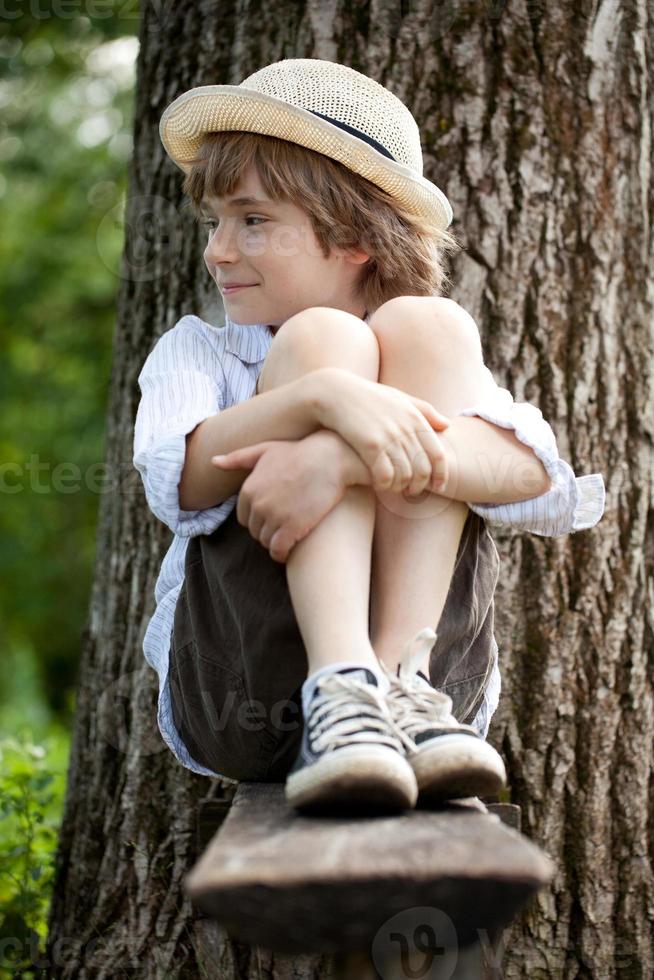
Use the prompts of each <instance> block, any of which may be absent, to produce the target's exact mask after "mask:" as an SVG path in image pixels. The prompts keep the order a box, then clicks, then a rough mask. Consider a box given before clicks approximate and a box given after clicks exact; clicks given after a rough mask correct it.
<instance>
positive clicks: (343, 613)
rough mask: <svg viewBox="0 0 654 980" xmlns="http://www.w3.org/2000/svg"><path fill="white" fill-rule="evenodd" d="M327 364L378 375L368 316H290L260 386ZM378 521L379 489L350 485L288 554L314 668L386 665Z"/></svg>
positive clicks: (321, 312)
mask: <svg viewBox="0 0 654 980" xmlns="http://www.w3.org/2000/svg"><path fill="white" fill-rule="evenodd" d="M325 366H335V367H346V368H348V370H350V371H353V372H356V373H357V374H361V376H362V377H365V378H368V379H370V380H373V381H376V380H377V377H378V372H379V348H378V346H377V340H376V338H375V335H374V333H373V332H372V331H371V330H370V328H369V327H368V325H367V324H366V323H364V321H363V320H360V319H359V318H358V317H356V316H353V315H352V314H350V313H346V312H344V311H342V310H335V309H327V308H322V307H321V308H319V309H310V310H306V311H304V312H302V313H298V314H296V315H295V316H293V317H291V318H290V319H289V320H287V321H286V322H285V323H284V324H283V326H282V327H281V328H280V330H279V331H278V333H277V334H276V336H275V339H274V341H273V343H272V345H271V347H270V350H269V352H268V355H267V357H266V362H265V365H264V369H263V370H262V372H261V375H260V379H259V380H260V383H259V391H260V392H263V391H269V390H270V389H272V388H274V387H277V386H279V385H282V384H287V383H288V382H290V381H292V380H293V379H294V378H296V377H299V376H300V375H303V374H306V373H308V372H309V371H315V370H316V369H318V368H320V367H325ZM374 520H375V494H374V491H373V490H372V488H370V487H365V486H359V487H351V488H350V489H349V490H348V491H347V492H346V494H345V496H344V497H343V499H342V500H341V501H340V503H338V504H337V505H336V507H334V508H333V510H332V511H330V513H329V514H327V515H326V517H324V518H323V520H322V521H321V522H320V523H319V524H318V525H317V526H316V527H315V528H314V529H313V530H312V531H311V532H310V533H309V534H308V535H306V537H305V538H303V540H302V541H299V542H298V543H297V544H296V545H295V547H294V548H293V550H292V551H291V553H290V555H289V557H288V560H287V562H286V575H287V581H288V589H289V594H290V596H291V601H292V605H293V611H294V613H295V616H296V619H297V624H298V627H299V630H300V633H301V635H302V640H303V642H304V646H305V648H306V652H307V659H308V670H309V673H312V672H314V671H316V670H318V669H319V668H321V667H325V666H327V665H328V664H331V663H335V662H337V661H354V662H356V663H361V664H362V665H367V666H370V667H371V668H373V669H375V670H378V669H379V662H378V659H377V657H376V655H375V652H374V650H373V648H372V646H371V643H370V638H369V631H368V611H369V600H370V567H371V551H372V536H373V530H374Z"/></svg>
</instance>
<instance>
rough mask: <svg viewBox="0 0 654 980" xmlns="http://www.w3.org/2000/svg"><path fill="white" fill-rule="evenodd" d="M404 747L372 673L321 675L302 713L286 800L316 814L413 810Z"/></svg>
mask: <svg viewBox="0 0 654 980" xmlns="http://www.w3.org/2000/svg"><path fill="white" fill-rule="evenodd" d="M410 744H411V743H410V740H409V739H408V738H407V737H406V736H403V735H402V733H398V731H396V729H395V726H394V724H393V721H392V718H391V716H390V713H389V709H388V707H387V706H386V702H385V700H384V695H383V693H382V691H381V690H380V688H379V682H378V679H377V677H376V676H375V674H374V672H373V671H372V670H369V669H368V668H367V667H347V668H343V669H341V670H335V671H333V672H332V673H328V674H325V675H324V677H322V678H319V679H318V680H317V682H316V687H315V691H314V693H313V697H312V698H311V701H310V703H309V706H308V709H307V717H305V719H304V730H303V733H302V743H301V746H300V751H299V753H298V755H297V758H296V760H295V762H294V764H293V767H292V769H291V770H290V772H289V774H288V776H287V779H286V785H285V796H286V799H287V801H288V802H289V803H290V804H291V805H292V806H294V807H296V808H297V809H300V810H305V811H314V812H315V811H318V810H319V811H320V812H329V811H332V812H337V813H343V812H345V811H347V812H358V813H360V812H374V813H379V812H383V813H396V812H397V811H399V810H402V809H406V808H408V807H413V806H415V803H416V800H417V798H418V787H417V784H416V777H415V776H414V774H413V769H412V767H411V766H410V765H409V763H408V761H407V759H406V754H405V753H406V749H407V748H408V747H409V746H410Z"/></svg>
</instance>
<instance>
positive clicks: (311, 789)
mask: <svg viewBox="0 0 654 980" xmlns="http://www.w3.org/2000/svg"><path fill="white" fill-rule="evenodd" d="M285 796H286V800H287V801H288V803H290V804H291V806H294V807H295V808H296V809H302V810H307V811H310V810H315V811H317V810H320V811H321V812H329V811H330V810H331V811H337V812H339V813H343V812H356V813H361V812H375V813H379V812H385V813H386V812H388V813H395V812H397V811H398V810H402V809H407V808H409V807H413V806H415V804H416V802H417V799H418V786H417V783H416V777H415V775H414V773H413V769H412V768H411V766H410V765H409V763H408V762H407V760H406V758H405V757H404V756H403V755H400V754H399V753H398V752H396V751H394V750H393V749H390V748H389V749H385V748H383V747H382V746H377V747H375V748H366V747H363V748H362V747H360V746H346V747H345V748H342V749H336V750H335V751H334V752H330V753H329V754H328V755H325V756H323V757H322V758H321V759H319V760H318V761H317V762H314V763H313V764H312V765H310V766H306V767H305V768H304V769H301V770H299V771H298V772H295V773H291V774H290V775H289V776H288V777H287V779H286V785H285Z"/></svg>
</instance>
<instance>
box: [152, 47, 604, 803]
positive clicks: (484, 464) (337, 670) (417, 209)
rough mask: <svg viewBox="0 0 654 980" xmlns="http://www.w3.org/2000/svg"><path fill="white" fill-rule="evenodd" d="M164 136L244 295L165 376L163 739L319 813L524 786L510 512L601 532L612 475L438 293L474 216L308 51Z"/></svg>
mask: <svg viewBox="0 0 654 980" xmlns="http://www.w3.org/2000/svg"><path fill="white" fill-rule="evenodd" d="M160 132H161V137H162V141H163V143H164V146H165V148H166V150H167V152H168V153H169V154H170V156H171V157H172V159H173V160H174V161H175V162H176V163H177V165H178V166H179V167H180V168H181V169H182V170H184V172H185V173H186V180H185V183H184V191H185V192H186V193H187V194H188V196H189V197H190V199H191V202H192V204H193V207H194V209H195V210H196V212H197V213H198V214H199V215H200V216H202V218H203V220H204V221H205V222H206V223H208V225H209V231H208V243H207V246H206V249H205V253H204V261H205V263H206V265H207V268H208V271H209V273H210V274H211V276H212V277H213V278H214V279H215V281H216V283H217V285H218V286H219V288H220V289H221V292H222V296H223V302H224V306H225V312H226V326H225V328H224V329H222V330H216V329H215V328H213V327H211V326H209V325H208V324H206V323H205V322H204V321H202V320H200V319H199V318H198V317H195V316H186V317H182V319H181V320H180V321H179V322H178V323H177V324H176V325H175V327H174V328H173V329H172V330H170V331H168V332H167V333H165V334H164V335H163V336H162V337H161V339H160V340H159V341H158V343H157V344H156V346H155V348H154V349H153V351H152V352H151V353H150V355H149V357H148V359H147V360H146V363H145V365H144V367H143V370H142V371H141V374H140V376H139V383H140V385H141V390H142V399H141V403H140V405H139V411H138V414H137V419H136V426H135V444H134V465H135V466H136V467H137V468H138V469H139V471H140V472H141V475H142V478H143V481H144V486H145V490H146V495H147V499H148V502H149V504H150V507H151V509H152V510H153V511H154V513H155V514H156V515H157V516H159V517H160V518H161V519H162V520H164V521H165V522H166V523H167V524H168V525H169V526H170V527H171V529H172V530H173V531H174V532H175V538H174V540H173V544H172V545H171V548H170V550H169V552H168V554H167V555H166V557H165V559H164V563H163V565H162V569H161V573H160V576H159V580H158V582H157V587H156V590H155V597H156V599H157V610H156V613H155V615H154V616H153V619H152V621H151V622H150V624H149V626H148V631H147V633H146V638H145V641H144V651H145V654H146V657H147V658H148V660H149V662H150V663H151V664H152V666H153V667H155V669H157V671H158V674H159V681H160V697H159V712H158V721H159V726H160V730H161V732H162V735H163V737H164V740H165V741H166V743H167V744H168V745H169V746H170V748H171V749H172V751H173V752H174V753H175V755H176V756H177V758H178V759H179V760H180V761H181V762H182V763H183V764H184V765H186V766H188V767H189V768H191V769H193V770H194V771H196V772H199V773H203V774H206V775H226V776H228V777H230V778H234V779H251V780H257V779H259V780H275V779H283V780H285V783H286V796H287V799H288V801H289V803H290V804H291V805H293V806H295V807H297V808H299V809H304V810H331V809H336V810H338V809H340V810H344V809H353V808H355V809H361V810H372V811H374V812H388V811H393V810H397V809H398V808H399V809H401V808H403V807H410V806H413V805H415V804H416V802H417V801H418V798H419V796H420V798H421V799H424V800H430V799H443V798H453V797H461V796H475V795H480V794H487V793H494V792H497V790H498V789H499V788H501V787H502V786H503V785H504V784H505V771H504V765H503V762H502V759H501V757H500V756H499V754H498V753H497V752H496V751H495V749H494V748H493V747H492V746H491V745H490V744H489V743H488V742H487V741H486V734H487V731H488V725H489V722H490V716H491V715H492V713H493V711H494V710H495V707H496V705H497V698H498V695H499V670H498V665H497V644H496V643H495V639H494V636H493V592H494V589H495V585H496V582H497V577H498V574H499V558H498V554H497V549H496V548H495V546H494V544H493V541H492V538H491V537H490V534H489V533H488V530H487V528H486V520H490V521H496V522H498V523H505V524H509V525H511V526H514V527H519V528H522V529H524V530H531V531H533V532H534V533H539V534H562V533H567V532H569V531H574V530H580V529H581V528H585V527H591V526H593V525H594V524H596V523H597V521H598V520H599V518H600V517H601V514H602V512H603V507H604V485H603V481H602V477H601V475H600V474H592V475H591V476H586V477H581V478H577V477H576V476H575V474H574V473H573V471H572V470H571V468H570V467H569V465H568V464H567V463H565V462H564V461H562V460H560V459H559V457H558V451H557V448H556V441H555V439H554V435H553V433H552V430H551V428H550V427H549V425H548V424H547V422H545V420H544V419H543V418H542V415H541V413H540V411H539V410H538V409H537V408H535V406H531V405H527V404H524V403H522V404H515V403H513V399H512V398H511V395H510V394H509V392H508V391H506V390H505V389H500V388H498V387H497V385H496V384H495V382H494V380H493V378H492V375H491V374H490V372H489V371H488V369H487V368H486V367H485V366H484V364H483V357H482V351H481V344H480V339H479V333H478V330H477V328H476V324H475V323H474V320H472V318H471V317H470V316H469V315H468V314H467V313H466V312H465V311H464V310H463V309H462V308H461V307H460V306H458V305H457V304H456V303H453V302H452V301H451V300H447V299H444V298H443V297H442V296H440V295H439V294H440V293H441V292H442V288H443V285H444V284H445V283H446V282H447V277H446V276H445V273H444V270H443V266H442V256H443V254H444V253H445V252H447V251H454V250H455V248H456V247H458V246H457V242H456V240H455V239H454V238H453V237H452V236H451V235H449V234H448V232H447V231H446V228H447V225H448V224H449V223H450V222H451V219H452V212H451V208H450V205H449V202H448V201H447V199H446V197H445V196H444V195H443V193H442V191H440V190H439V189H438V188H437V187H436V186H435V185H434V184H432V183H431V182H429V181H427V180H426V179H425V178H424V177H423V176H422V155H421V150H420V138H419V133H418V129H417V126H416V124H415V121H414V119H413V117H412V116H411V114H410V112H409V111H408V109H407V108H406V107H405V106H404V105H403V104H402V103H401V102H400V100H399V99H397V98H396V97H395V96H394V95H392V93H390V92H389V91H387V90H386V89H384V88H383V87H382V86H380V85H378V84H377V83H376V82H374V81H373V80H372V79H369V78H367V77H366V76H364V75H361V74H360V73H359V72H356V71H354V70H353V69H351V68H347V67H346V66H343V65H337V64H333V63H331V62H326V61H320V60H317V59H294V60H286V61H282V62H278V63H276V64H273V65H269V66H267V67H266V68H263V69H261V70H260V71H258V72H256V73H255V74H254V75H252V76H250V78H248V79H246V80H245V81H244V82H243V83H241V85H239V86H203V87H200V88H197V89H192V90H191V91H190V92H187V93H184V94H183V95H182V96H180V97H179V98H178V99H176V100H175V101H174V102H173V103H172V104H171V105H170V106H169V107H168V108H167V109H166V111H165V112H164V114H163V116H162V120H161V127H160ZM471 406H473V407H471ZM473 416H477V417H476V418H474V417H473ZM217 453H220V454H222V455H219V456H217V455H216V454H217ZM476 501H483V503H476ZM430 624H434V625H436V624H437V625H438V633H436V632H435V631H434V629H432V626H431V625H430ZM398 668H399V669H398Z"/></svg>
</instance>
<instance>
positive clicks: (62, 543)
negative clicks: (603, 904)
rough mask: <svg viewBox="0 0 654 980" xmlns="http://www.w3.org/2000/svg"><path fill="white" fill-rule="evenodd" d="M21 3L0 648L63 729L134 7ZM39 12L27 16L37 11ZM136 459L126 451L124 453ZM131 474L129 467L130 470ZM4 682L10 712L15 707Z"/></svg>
mask: <svg viewBox="0 0 654 980" xmlns="http://www.w3.org/2000/svg"><path fill="white" fill-rule="evenodd" d="M88 6H89V9H90V10H91V11H94V10H97V11H98V16H97V17H95V18H93V17H91V16H87V15H86V13H85V5H84V4H81V3H80V4H79V6H78V7H77V8H76V9H75V5H74V4H70V3H68V4H65V5H61V9H59V8H58V7H57V5H55V4H53V5H52V7H49V6H48V5H47V4H37V5H29V4H24V5H22V6H21V5H20V4H16V5H12V8H11V9H12V11H13V10H14V9H15V10H16V11H18V12H19V13H20V16H16V17H13V16H12V17H11V18H7V20H6V21H5V23H4V25H3V30H4V33H3V35H2V38H1V39H0V78H1V79H2V81H1V82H0V120H1V122H0V221H1V222H2V236H1V237H0V265H1V266H2V275H3V303H2V308H1V309H0V357H1V358H2V365H3V384H2V389H1V392H0V410H1V412H2V419H3V426H2V435H0V451H1V460H2V464H1V465H0V487H1V488H2V500H3V506H2V508H0V542H1V544H0V567H1V568H2V575H3V576H4V582H3V583H2V584H1V585H0V643H1V644H2V648H3V657H4V658H5V662H6V659H7V658H8V659H9V663H10V665H11V666H12V667H16V666H18V665H20V664H22V662H23V660H24V657H25V652H26V651H30V661H31V662H33V663H34V665H35V670H36V677H35V678H34V683H35V686H36V688H37V689H38V688H40V689H42V691H43V695H44V697H45V701H46V703H47V704H48V705H49V706H50V707H51V708H52V709H54V711H55V713H56V715H57V716H58V717H59V719H60V720H61V721H62V722H64V723H65V722H67V723H68V724H70V721H71V719H70V715H69V713H68V709H67V705H69V703H70V694H71V691H72V690H73V689H74V686H75V682H76V676H77V662H78V657H79V650H80V645H81V634H82V630H83V627H84V623H85V621H86V618H87V614H88V602H89V595H90V586H91V579H92V571H93V559H94V552H95V528H96V522H97V517H98V507H99V503H100V500H101V494H102V493H105V492H110V489H111V487H110V481H109V480H108V479H106V476H105V478H104V479H103V476H102V474H103V473H104V472H105V471H104V469H103V459H104V449H105V447H104V433H105V419H106V411H107V403H108V395H109V378H110V369H111V351H112V340H113V328H114V316H115V298H116V293H117V289H118V286H119V282H120V280H119V269H120V255H121V252H122V248H123V229H122V226H121V224H120V221H116V220H114V214H115V213H116V209H118V211H119V212H120V209H121V206H122V204H123V202H124V197H125V193H126V184H127V164H128V160H129V157H130V154H131V133H132V119H133V93H134V71H135V64H134V61H135V56H136V53H137V48H138V41H137V39H136V38H135V37H134V36H133V35H134V33H135V32H136V31H137V28H138V6H137V4H136V3H125V2H120V3H119V2H116V3H115V4H113V7H112V6H111V5H110V4H107V3H102V4H101V5H99V4H98V5H88ZM30 11H32V13H30ZM128 455H129V453H128ZM128 462H129V459H128ZM15 686H16V685H14V684H11V683H10V684H9V685H0V706H2V704H7V703H10V702H11V699H12V698H13V697H14V696H15Z"/></svg>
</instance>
